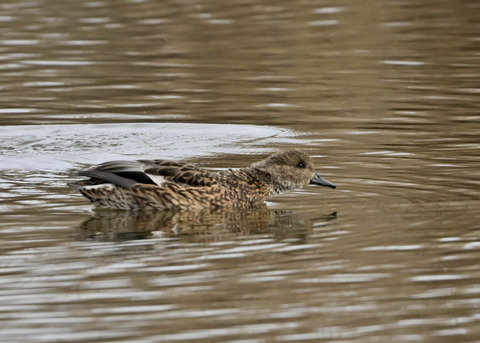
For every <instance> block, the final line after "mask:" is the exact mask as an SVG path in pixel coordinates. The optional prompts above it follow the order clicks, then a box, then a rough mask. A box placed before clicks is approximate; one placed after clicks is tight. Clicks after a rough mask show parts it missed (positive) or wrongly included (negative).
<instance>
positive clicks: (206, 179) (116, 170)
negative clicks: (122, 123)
mask: <svg viewBox="0 0 480 343" xmlns="http://www.w3.org/2000/svg"><path fill="white" fill-rule="evenodd" d="M78 175H81V176H88V177H90V178H92V180H91V181H92V182H94V183H95V184H98V183H102V182H108V183H113V184H115V185H118V186H120V187H123V188H127V189H131V188H132V187H133V186H134V185H135V184H137V183H143V184H150V185H157V186H163V184H164V183H165V182H173V183H176V184H179V185H184V186H193V187H201V186H211V185H213V184H215V183H216V180H215V173H213V172H210V171H208V170H206V169H201V168H197V167H195V166H192V165H189V164H186V163H182V162H176V161H168V160H138V161H110V162H105V163H102V164H100V165H98V166H97V167H95V168H94V169H91V170H86V171H81V172H80V173H78Z"/></svg>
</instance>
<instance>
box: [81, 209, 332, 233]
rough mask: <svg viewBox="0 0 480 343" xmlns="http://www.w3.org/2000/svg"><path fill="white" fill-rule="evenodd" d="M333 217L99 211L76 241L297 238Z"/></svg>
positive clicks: (250, 211) (261, 212)
mask: <svg viewBox="0 0 480 343" xmlns="http://www.w3.org/2000/svg"><path fill="white" fill-rule="evenodd" d="M335 218H336V213H330V214H326V215H324V216H322V217H317V218H315V219H313V218H308V216H307V217H303V216H300V214H299V213H295V212H292V211H285V210H268V209H267V206H266V205H265V204H262V205H260V206H257V207H254V208H249V209H232V208H227V209H217V210H212V209H203V210H198V211H175V212H174V211H169V210H161V211H109V210H99V211H95V212H94V213H93V216H92V217H90V218H88V219H87V220H85V221H84V222H83V223H82V224H81V225H80V227H79V238H96V239H101V240H105V239H107V240H110V239H114V240H117V239H139V238H146V237H149V236H151V234H152V233H153V232H157V233H159V234H161V235H162V236H165V237H179V236H182V237H185V236H188V237H190V239H193V240H199V239H200V240H207V241H209V240H216V239H217V238H219V237H222V239H225V238H226V236H227V237H228V236H229V235H232V234H233V235H237V234H241V235H248V234H258V233H265V232H268V233H274V234H275V235H279V236H281V237H285V236H287V237H293V236H294V237H298V235H302V234H304V233H305V230H307V232H308V231H309V230H311V228H312V223H313V221H315V222H318V221H322V222H328V221H330V220H332V219H335Z"/></svg>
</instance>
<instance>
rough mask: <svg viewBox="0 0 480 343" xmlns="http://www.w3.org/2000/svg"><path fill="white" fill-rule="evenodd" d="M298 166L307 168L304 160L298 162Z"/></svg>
mask: <svg viewBox="0 0 480 343" xmlns="http://www.w3.org/2000/svg"><path fill="white" fill-rule="evenodd" d="M295 167H297V168H305V163H303V162H302V161H300V162H298V163H297V165H296V166H295Z"/></svg>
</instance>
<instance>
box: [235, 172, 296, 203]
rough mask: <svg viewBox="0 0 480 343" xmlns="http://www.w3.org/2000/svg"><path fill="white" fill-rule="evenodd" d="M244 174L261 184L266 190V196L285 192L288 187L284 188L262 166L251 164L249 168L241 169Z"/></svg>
mask: <svg viewBox="0 0 480 343" xmlns="http://www.w3.org/2000/svg"><path fill="white" fill-rule="evenodd" d="M243 170H245V172H246V174H247V175H248V176H249V177H250V178H251V179H252V180H253V182H255V183H258V184H261V185H263V186H264V187H265V189H266V190H267V193H268V195H267V197H271V196H274V195H278V194H281V193H284V192H286V191H287V190H288V189H286V188H285V185H284V184H282V183H280V182H278V180H276V179H275V177H273V176H272V174H271V173H270V172H268V171H266V170H265V169H264V168H261V167H257V166H252V167H249V168H245V169H243Z"/></svg>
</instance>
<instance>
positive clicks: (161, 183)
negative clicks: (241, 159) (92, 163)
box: [70, 160, 268, 209]
mask: <svg viewBox="0 0 480 343" xmlns="http://www.w3.org/2000/svg"><path fill="white" fill-rule="evenodd" d="M79 175H82V176H88V177H90V179H89V180H83V181H78V182H75V183H72V184H70V186H72V187H73V188H75V189H77V190H78V191H80V193H82V195H84V196H85V197H86V198H87V199H88V200H90V201H91V202H92V203H93V204H94V206H96V207H101V208H114V209H138V208H157V209H196V208H206V207H211V208H216V207H247V206H251V205H255V204H258V203H261V202H263V201H264V200H265V198H266V197H267V195H268V192H267V190H266V189H265V187H264V186H263V185H262V184H261V182H257V181H255V180H253V179H252V178H251V175H250V174H249V172H248V171H247V170H242V169H241V170H227V171H219V172H213V171H209V170H207V169H203V168H197V167H195V166H193V165H190V164H186V163H181V162H176V161H168V160H138V161H112V162H106V163H103V164H101V165H99V166H97V167H96V168H94V169H92V170H87V171H83V172H80V173H79Z"/></svg>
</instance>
